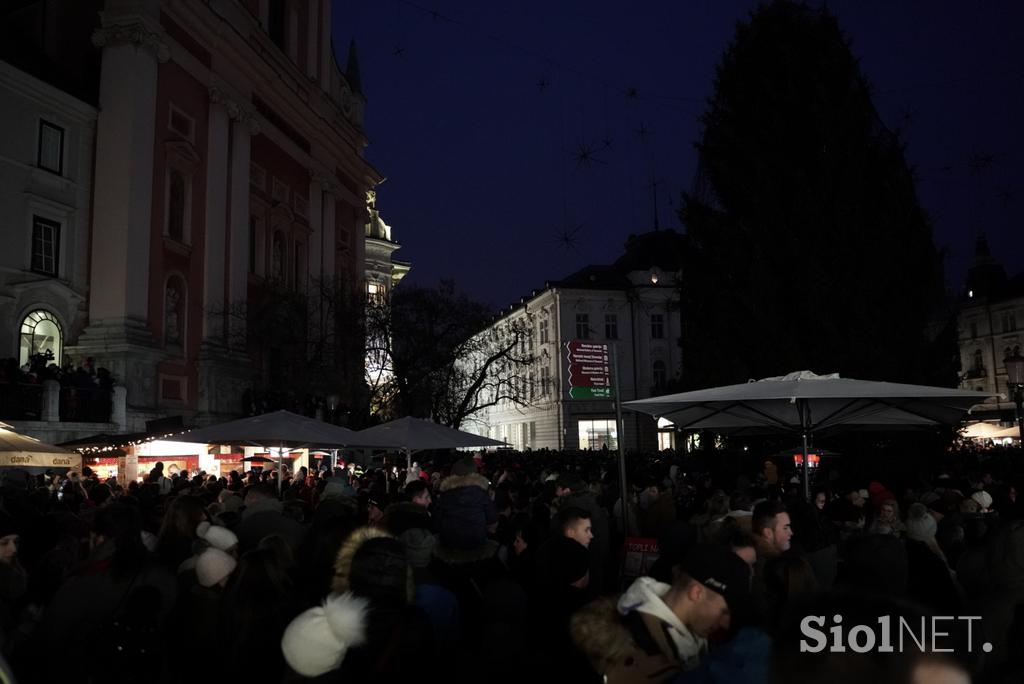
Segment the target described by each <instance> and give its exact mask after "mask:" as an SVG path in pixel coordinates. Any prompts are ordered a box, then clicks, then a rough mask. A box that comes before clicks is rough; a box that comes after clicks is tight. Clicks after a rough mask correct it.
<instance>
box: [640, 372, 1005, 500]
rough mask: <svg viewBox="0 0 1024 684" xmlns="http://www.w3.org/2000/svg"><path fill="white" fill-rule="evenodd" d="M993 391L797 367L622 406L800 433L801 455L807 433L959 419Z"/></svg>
mask: <svg viewBox="0 0 1024 684" xmlns="http://www.w3.org/2000/svg"><path fill="white" fill-rule="evenodd" d="M990 396H994V395H988V394H985V393H983V392H974V391H970V390H958V389H951V388H947V387H929V386H925V385H904V384H897V383H889V382H874V381H868V380H853V379H850V378H840V377H839V375H838V374H837V373H833V374H830V375H816V374H814V373H812V372H810V371H798V372H795V373H790V374H789V375H784V376H781V377H774V378H765V379H764V380H757V381H750V382H747V383H743V384H740V385H727V386H723V387H712V388H710V389H704V390H697V391H694V392H683V393H681V394H670V395H665V396H661V397H652V398H650V399H640V400H637V401H629V402H626V403H625V404H623V406H625V407H626V408H628V409H630V410H632V411H638V412H640V413H648V414H650V415H653V416H657V417H659V418H667V419H668V420H670V421H672V422H673V423H674V424H675V425H676V427H677V428H679V429H681V430H693V429H710V430H720V431H722V432H726V433H733V434H742V433H744V432H747V433H751V434H756V433H762V434H763V433H765V432H781V433H793V434H797V435H801V436H802V437H803V450H804V453H805V454H806V453H807V445H808V440H809V438H810V436H811V435H813V434H820V433H821V432H824V431H831V430H837V429H843V428H849V427H862V428H873V429H892V428H898V427H927V426H934V425H943V424H944V425H956V424H957V423H959V422H960V421H961V420H962V419H963V418H964V416H965V415H966V414H967V413H968V412H969V411H970V409H971V407H972V406H975V405H977V404H980V403H982V402H983V401H985V399H987V398H988V397H990ZM807 465H808V460H807V459H806V458H805V459H804V495H805V496H809V494H810V492H809V477H808V472H809V471H808V468H807Z"/></svg>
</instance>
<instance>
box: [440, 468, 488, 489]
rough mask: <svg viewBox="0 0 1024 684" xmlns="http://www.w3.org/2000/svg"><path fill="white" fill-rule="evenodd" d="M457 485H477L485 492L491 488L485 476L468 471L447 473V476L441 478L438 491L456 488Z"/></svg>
mask: <svg viewBox="0 0 1024 684" xmlns="http://www.w3.org/2000/svg"><path fill="white" fill-rule="evenodd" d="M459 487H479V488H480V489H482V490H484V491H485V492H486V491H488V490H489V489H490V488H491V483H490V482H488V481H487V478H486V477H484V476H483V475H481V474H480V473H470V474H469V475H449V476H448V477H446V478H444V479H443V480H441V486H440V487H439V489H440V491H442V492H447V491H451V490H452V489H458V488H459Z"/></svg>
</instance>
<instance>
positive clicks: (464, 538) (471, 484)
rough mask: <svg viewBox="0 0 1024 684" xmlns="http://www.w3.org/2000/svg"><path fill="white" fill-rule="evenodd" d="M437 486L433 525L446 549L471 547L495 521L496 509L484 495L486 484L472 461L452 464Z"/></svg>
mask: <svg viewBox="0 0 1024 684" xmlns="http://www.w3.org/2000/svg"><path fill="white" fill-rule="evenodd" d="M439 489H440V492H439V495H438V500H437V503H436V507H437V510H436V514H435V516H434V517H435V520H436V523H435V528H436V530H437V532H438V534H439V535H440V536H441V538H442V542H443V543H444V544H446V545H448V546H449V547H450V548H454V549H466V548H472V547H474V546H476V545H477V544H478V543H479V540H480V539H481V538H486V536H487V533H488V531H490V530H493V529H494V527H495V526H496V525H497V524H498V511H497V510H496V509H495V507H494V502H493V501H491V497H490V495H489V494H488V490H489V489H490V483H489V482H488V481H487V478H485V477H484V476H483V475H480V474H479V473H478V472H477V471H476V464H475V463H473V461H472V460H470V459H463V460H461V461H458V462H457V463H455V465H453V466H452V471H451V475H449V476H448V477H446V478H445V479H443V480H441V486H440V487H439Z"/></svg>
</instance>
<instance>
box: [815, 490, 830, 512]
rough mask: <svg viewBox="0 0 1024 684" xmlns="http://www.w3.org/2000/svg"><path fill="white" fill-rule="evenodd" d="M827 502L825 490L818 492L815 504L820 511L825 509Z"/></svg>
mask: <svg viewBox="0 0 1024 684" xmlns="http://www.w3.org/2000/svg"><path fill="white" fill-rule="evenodd" d="M826 503H827V501H826V500H825V492H818V493H817V494H816V495H815V497H814V505H815V506H816V507H817V508H818V510H819V511H821V510H824V509H825V504H826Z"/></svg>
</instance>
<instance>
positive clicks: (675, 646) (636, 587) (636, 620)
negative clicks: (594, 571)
mask: <svg viewBox="0 0 1024 684" xmlns="http://www.w3.org/2000/svg"><path fill="white" fill-rule="evenodd" d="M670 588H671V587H670V586H669V585H668V584H663V583H661V582H658V581H656V580H654V579H652V578H650V577H638V578H637V579H636V580H635V581H634V582H633V584H631V585H630V587H629V589H627V590H626V593H624V594H623V595H622V596H621V597H620V598H619V601H618V604H617V605H616V608H617V609H618V611H619V614H620V615H622V616H623V617H624V618H625V619H626V623H627V624H628V625H630V626H631V627H632V631H633V634H634V638H635V639H636V641H637V643H638V645H639V646H640V647H641V648H643V649H644V650H645V651H647V652H648V653H651V652H653V651H654V649H655V648H656V649H657V651H659V652H661V653H662V654H664V655H665V656H666V657H668V658H669V660H672V661H675V662H677V663H678V664H679V666H680V667H681V669H683V670H692V669H693V668H695V667H697V665H698V663H699V661H700V658H701V657H702V656H703V655H704V654H705V653H707V649H708V642H707V640H706V639H704V638H702V637H699V636H697V635H695V634H694V633H693V632H691V631H690V630H689V629H688V628H687V627H686V625H684V624H683V623H682V621H681V620H680V619H679V617H678V616H677V615H676V614H675V613H673V612H672V610H671V609H670V608H669V607H668V606H667V605H665V602H664V601H662V600H661V597H662V596H664V595H665V594H666V593H667V592H668V590H669V589H670ZM641 625H642V626H643V627H644V628H645V630H646V633H644V631H641V630H640V629H639V627H640V626H641Z"/></svg>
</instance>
